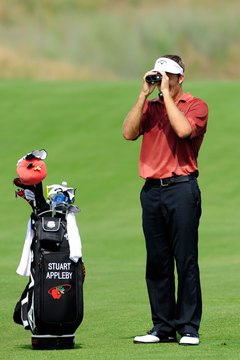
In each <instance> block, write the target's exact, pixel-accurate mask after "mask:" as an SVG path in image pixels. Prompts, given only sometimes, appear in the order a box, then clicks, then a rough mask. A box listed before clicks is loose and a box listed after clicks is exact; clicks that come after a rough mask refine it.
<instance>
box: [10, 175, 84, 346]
mask: <svg viewBox="0 0 240 360" xmlns="http://www.w3.org/2000/svg"><path fill="white" fill-rule="evenodd" d="M14 183H15V184H16V183H17V185H18V186H19V185H21V184H20V180H19V179H15V181H14ZM22 187H23V188H24V190H28V189H26V187H25V186H24V185H23V186H22ZM50 188H51V190H50V196H49V201H47V202H46V201H44V200H43V199H44V197H43V194H42V185H41V184H38V185H37V186H36V187H35V188H34V189H33V188H31V191H32V190H34V201H33V199H31V200H29V199H28V202H29V203H30V205H31V206H32V208H33V212H32V214H31V217H30V219H29V222H28V228H27V234H26V239H25V244H24V249H23V253H22V258H21V261H20V264H19V267H18V270H17V273H19V274H20V275H28V276H29V282H28V284H27V286H26V288H25V290H24V291H23V293H22V296H21V298H20V300H19V301H18V303H17V304H16V307H15V310H14V314H13V319H14V321H15V322H16V323H18V324H20V325H23V326H24V328H25V329H26V330H30V331H31V333H32V346H33V349H66V348H73V347H74V337H75V331H76V330H77V328H78V327H79V325H80V324H81V322H82V319H83V282H84V277H85V268H84V264H83V261H82V254H81V243H80V242H81V239H80V235H79V232H78V228H77V224H76V220H75V212H77V211H79V209H78V207H76V206H73V205H71V204H72V201H73V197H74V196H73V193H74V190H75V189H72V188H67V187H66V184H64V185H53V186H52V187H50ZM51 192H52V193H51ZM25 194H27V193H25ZM20 196H22V195H20ZM34 204H35V205H34ZM36 204H38V205H40V206H38V207H36ZM42 210H43V211H42Z"/></svg>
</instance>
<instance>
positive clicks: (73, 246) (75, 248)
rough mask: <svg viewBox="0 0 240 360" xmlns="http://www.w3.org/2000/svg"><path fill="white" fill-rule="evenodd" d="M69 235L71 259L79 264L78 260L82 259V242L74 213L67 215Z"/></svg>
mask: <svg viewBox="0 0 240 360" xmlns="http://www.w3.org/2000/svg"><path fill="white" fill-rule="evenodd" d="M67 234H68V241H69V248H70V256H69V258H70V259H71V260H72V261H74V262H78V259H80V258H81V257H82V242H81V237H80V234H79V231H78V226H77V222H76V218H75V214H74V213H72V212H69V213H68V214H67Z"/></svg>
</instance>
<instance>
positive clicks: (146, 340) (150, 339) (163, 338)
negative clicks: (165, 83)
mask: <svg viewBox="0 0 240 360" xmlns="http://www.w3.org/2000/svg"><path fill="white" fill-rule="evenodd" d="M176 341H177V339H176V336H175V335H158V333H157V332H156V331H150V332H149V333H148V334H146V335H143V336H136V337H135V338H134V339H133V342H134V343H135V344H156V343H171V342H176Z"/></svg>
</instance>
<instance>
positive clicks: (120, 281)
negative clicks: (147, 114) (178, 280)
mask: <svg viewBox="0 0 240 360" xmlns="http://www.w3.org/2000/svg"><path fill="white" fill-rule="evenodd" d="M139 87H140V84H139V83H131V82H122V83H113V82H112V83H108V82H97V83H95V84H94V86H93V84H92V83H90V82H54V83H51V82H34V81H32V82H30V81H2V82H1V83H0V96H1V107H0V116H1V119H2V122H4V127H2V129H1V150H2V159H1V165H0V171H1V174H2V181H1V184H2V192H1V193H2V196H1V203H0V209H1V218H0V221H1V224H0V225H1V233H0V254H1V262H0V272H1V287H0V298H1V322H0V332H1V354H0V358H1V359H4V360H5V359H7V358H11V359H13V360H15V359H18V360H21V359H33V358H34V359H49V358H52V359H57V358H59V356H66V357H67V358H68V359H76V358H77V357H79V358H81V359H84V360H85V359H86V360H87V359H99V360H101V359H103V360H106V359H109V360H110V359H111V360H112V359H116V360H122V359H129V360H135V359H136V360H138V359H146V360H148V359H149V360H150V359H151V360H152V359H160V358H164V359H169V360H172V359H179V360H180V359H181V360H182V359H184V360H192V359H195V360H200V359H201V360H202V359H211V360H218V359H221V360H239V358H240V354H239V339H238V337H239V336H238V329H239V318H238V316H237V314H238V312H239V287H238V283H239V271H238V269H239V256H238V254H239V250H240V249H239V230H240V229H239V191H238V187H239V184H238V179H239V176H240V174H239V169H238V167H237V165H236V164H237V163H236V159H237V158H238V157H239V156H238V155H239V147H238V140H239V139H238V134H239V121H238V119H239V106H238V93H239V90H240V85H239V83H231V82H228V83H222V82H221V83H212V82H192V83H188V82H186V84H185V90H190V91H192V92H193V93H194V94H195V95H196V96H200V97H203V98H204V99H205V100H206V101H207V102H208V103H209V106H210V119H209V126H208V132H207V135H206V138H205V141H204V143H203V147H202V151H201V153H200V158H199V166H200V178H199V181H200V185H201V189H202V196H203V216H202V221H201V228H200V266H201V278H202V290H203V306H204V308H203V320H202V324H201V329H200V335H201V345H200V346H199V347H196V348H191V347H190V348H188V347H180V346H178V345H177V344H164V345H160V346H159V345H153V346H147V347H145V346H138V345H134V344H133V343H132V339H133V337H134V336H135V335H137V334H142V333H144V332H145V331H147V330H148V329H149V328H150V327H151V321H150V310H149V305H148V300H147V293H146V288H145V282H144V272H145V269H144V267H145V265H144V263H145V248H144V240H143V235H142V231H141V224H140V204H139V191H140V188H141V186H142V180H141V179H139V178H138V175H137V161H138V152H139V143H138V142H125V141H124V140H123V139H122V136H121V126H122V120H123V117H124V116H125V115H126V113H127V111H128V110H129V109H130V106H132V104H133V102H134V101H135V99H136V96H137V94H138V91H139ZM42 147H43V148H45V149H46V150H48V153H49V155H48V158H47V168H48V176H47V179H46V180H45V181H44V183H45V184H52V183H56V182H60V181H62V180H66V181H67V182H68V183H69V185H71V186H76V187H77V200H76V204H77V205H79V207H80V208H81V210H82V211H81V213H80V214H79V215H78V217H77V221H78V224H79V228H80V232H81V236H82V241H83V254H84V261H85V263H86V267H87V277H86V283H85V287H84V299H85V315H84V320H83V323H82V325H81V326H80V328H79V329H78V331H77V334H76V348H75V349H74V350H70V351H60V352H58V351H57V352H56V351H50V352H48V351H47V352H44V351H35V352H33V351H32V350H31V347H30V333H29V332H27V331H24V330H23V328H22V327H20V326H19V325H16V324H14V323H13V321H12V312H13V308H14V306H15V303H16V301H17V300H18V298H19V296H20V294H21V291H22V290H23V288H24V286H25V284H26V281H27V279H25V278H20V277H19V276H18V275H17V274H16V273H15V270H16V268H17V265H18V262H19V260H20V255H21V251H22V246H23V242H24V236H25V231H26V225H27V220H28V216H29V214H30V208H29V207H28V205H27V203H25V202H24V201H23V200H21V199H19V200H18V201H17V200H15V199H14V190H15V189H14V187H13V185H12V179H13V178H14V177H15V165H16V161H17V160H18V158H20V157H21V156H22V155H24V154H25V153H26V152H28V151H30V150H32V149H35V148H42Z"/></svg>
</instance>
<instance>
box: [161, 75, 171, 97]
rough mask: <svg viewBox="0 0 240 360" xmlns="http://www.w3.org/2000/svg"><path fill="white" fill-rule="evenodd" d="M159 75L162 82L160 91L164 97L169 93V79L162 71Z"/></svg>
mask: <svg viewBox="0 0 240 360" xmlns="http://www.w3.org/2000/svg"><path fill="white" fill-rule="evenodd" d="M161 75H162V82H161V86H160V90H161V92H162V94H163V95H165V94H166V93H169V77H168V76H167V74H166V73H165V72H164V71H162V72H161Z"/></svg>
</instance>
